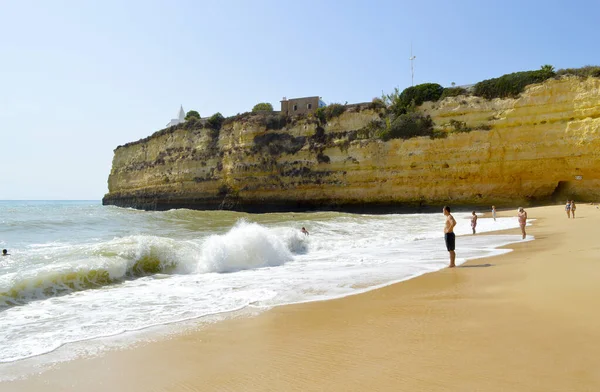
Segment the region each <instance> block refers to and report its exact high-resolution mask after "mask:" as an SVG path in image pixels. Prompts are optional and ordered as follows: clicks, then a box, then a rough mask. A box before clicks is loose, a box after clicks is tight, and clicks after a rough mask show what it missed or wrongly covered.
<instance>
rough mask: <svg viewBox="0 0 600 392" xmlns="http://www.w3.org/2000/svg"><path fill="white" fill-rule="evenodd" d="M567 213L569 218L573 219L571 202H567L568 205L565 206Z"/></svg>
mask: <svg viewBox="0 0 600 392" xmlns="http://www.w3.org/2000/svg"><path fill="white" fill-rule="evenodd" d="M565 211H567V218H570V217H571V202H570V201H569V200H567V204H566V205H565Z"/></svg>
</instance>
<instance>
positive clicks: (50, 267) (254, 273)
mask: <svg viewBox="0 0 600 392" xmlns="http://www.w3.org/2000/svg"><path fill="white" fill-rule="evenodd" d="M100 208H101V207H100ZM94 214H95V215H94V219H93V220H92V221H90V222H89V225H88V226H85V227H86V230H87V231H86V233H80V235H79V236H78V237H76V238H73V236H72V235H71V234H68V235H65V236H63V237H60V236H56V238H49V240H48V241H47V242H43V241H40V238H45V236H46V234H45V233H41V234H40V235H38V236H34V235H32V234H31V233H30V232H27V233H26V234H23V236H25V235H29V236H31V237H30V238H29V239H28V241H24V242H23V243H22V244H21V246H20V247H18V248H15V251H14V252H13V255H14V257H13V256H11V257H9V258H5V259H6V260H4V259H3V260H0V273H1V275H0V298H3V301H4V308H0V325H2V332H1V333H0V362H11V361H15V360H19V359H23V358H27V357H31V356H36V355H41V354H45V353H49V352H52V351H53V350H55V349H56V348H57V347H60V346H62V345H64V344H67V343H70V342H81V341H85V340H89V339H95V338H98V337H105V336H115V335H119V334H123V333H125V332H128V331H137V330H141V329H144V328H148V327H150V326H156V325H162V324H169V323H173V322H178V321H181V320H189V319H194V318H201V317H203V316H206V315H213V314H218V313H223V312H230V311H234V310H239V309H243V308H246V307H248V306H251V305H252V306H258V307H271V306H277V305H282V304H288V303H295V302H305V301H315V300H324V299H330V298H336V297H340V296H346V295H352V294H356V293H359V292H362V291H365V290H369V289H373V288H374V287H380V286H382V285H386V284H391V283H393V282H397V281H402V280H405V279H409V278H411V277H415V276H418V275H421V274H424V273H427V272H431V271H435V270H438V269H440V268H443V267H445V266H446V265H447V262H448V254H447V252H446V250H445V247H444V244H443V239H442V234H441V228H442V226H443V217H442V216H441V214H435V215H430V214H429V215H424V214H414V215H379V216H371V215H347V214H333V213H319V214H293V215H292V214H279V215H265V216H253V217H252V218H255V220H257V221H259V222H260V221H262V223H258V222H251V221H247V220H243V219H241V220H240V219H239V218H240V215H239V214H238V215H235V214H233V213H224V214H226V215H224V218H223V223H222V224H221V223H219V221H218V219H221V218H220V215H218V213H216V212H212V213H200V212H191V211H188V212H183V211H177V212H174V211H170V212H165V213H147V214H146V213H140V212H139V211H131V212H129V211H124V210H120V209H112V208H111V209H102V210H100V209H98V210H97V211H96V210H95V211H94ZM103 214H104V215H107V214H108V217H107V216H104V215H103ZM87 216H89V214H87V215H86V218H85V219H89V218H87ZM455 216H456V218H457V220H458V222H459V224H458V226H457V229H456V231H457V234H459V235H460V234H468V233H470V230H471V229H470V226H469V220H468V219H469V216H468V214H455ZM109 218H110V219H109ZM36 219H39V217H37V218H36ZM98 219H99V220H100V223H99V222H98ZM42 220H43V219H42ZM72 220H76V216H75V217H71V219H70V220H69V221H72ZM236 220H238V221H237V223H236ZM157 221H158V223H157ZM215 222H216V223H215ZM15 224H16V225H17V226H18V222H17V223H15ZM69 225H71V223H69ZM124 226H125V228H127V227H129V230H125V229H124ZM302 226H306V227H307V228H308V229H309V231H310V235H309V236H305V235H304V234H302V233H300V231H299V228H300V227H302ZM516 226H517V222H516V219H508V218H501V219H498V220H497V221H496V222H494V221H493V220H491V219H480V220H479V224H478V231H479V232H480V233H482V232H485V231H490V230H498V229H504V228H511V227H516ZM69 227H70V226H69ZM27 230H31V229H30V227H29V226H28V229H27ZM69 230H70V229H69ZM115 232H117V233H127V235H117V236H115V235H114V234H115ZM84 234H85V235H84ZM91 238H99V240H98V239H95V240H93V241H92V240H91ZM519 239H520V238H519V236H507V235H493V236H489V235H481V234H479V235H477V236H462V237H458V238H457V257H458V259H457V262H458V264H461V263H463V262H464V261H465V260H466V259H473V258H477V257H484V256H491V255H495V254H500V253H502V252H505V250H499V249H496V248H497V247H498V246H501V245H505V244H508V243H511V242H515V241H518V240H519ZM12 240H13V242H16V241H14V239H12ZM15 305H17V306H15ZM0 306H1V303H0ZM0 379H2V371H1V368H0Z"/></svg>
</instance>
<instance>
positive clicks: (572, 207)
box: [565, 200, 577, 219]
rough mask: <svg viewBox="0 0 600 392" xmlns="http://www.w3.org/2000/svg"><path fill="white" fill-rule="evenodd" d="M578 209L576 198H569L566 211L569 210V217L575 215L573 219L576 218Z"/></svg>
mask: <svg viewBox="0 0 600 392" xmlns="http://www.w3.org/2000/svg"><path fill="white" fill-rule="evenodd" d="M576 209H577V206H576V205H575V200H567V204H566V205H565V211H566V212H567V218H569V219H570V218H571V215H572V216H573V219H575V210H576Z"/></svg>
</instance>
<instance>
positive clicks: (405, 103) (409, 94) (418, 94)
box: [389, 83, 444, 117]
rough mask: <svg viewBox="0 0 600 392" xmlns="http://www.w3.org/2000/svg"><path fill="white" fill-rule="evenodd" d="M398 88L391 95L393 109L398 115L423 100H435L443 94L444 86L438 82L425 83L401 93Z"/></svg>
mask: <svg viewBox="0 0 600 392" xmlns="http://www.w3.org/2000/svg"><path fill="white" fill-rule="evenodd" d="M397 92H398V91H397V89H396V91H395V93H394V94H392V95H390V96H389V98H390V99H392V100H393V101H392V102H391V107H390V109H391V111H392V113H394V115H395V116H396V117H398V116H400V115H402V114H405V113H407V112H408V111H409V110H410V108H411V106H419V105H421V104H422V103H423V102H427V101H432V102H435V101H437V100H438V99H440V97H441V96H442V93H443V92H444V88H443V87H442V86H440V85H439V84H437V83H423V84H418V85H416V86H412V87H408V88H406V89H404V91H402V93H400V94H399V95H398V94H397Z"/></svg>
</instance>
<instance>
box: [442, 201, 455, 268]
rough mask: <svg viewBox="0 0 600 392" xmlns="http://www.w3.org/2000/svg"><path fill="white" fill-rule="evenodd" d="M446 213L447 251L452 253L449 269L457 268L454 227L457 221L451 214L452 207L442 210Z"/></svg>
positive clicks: (445, 235) (445, 233)
mask: <svg viewBox="0 0 600 392" xmlns="http://www.w3.org/2000/svg"><path fill="white" fill-rule="evenodd" d="M442 211H443V212H444V216H446V224H445V225H444V240H445V241H446V249H448V252H449V253H450V265H449V266H448V267H449V268H454V267H456V264H454V260H455V259H456V253H455V252H454V249H455V247H456V235H455V234H454V226H456V220H454V217H453V216H452V214H450V207H448V206H444V209H443V210H442Z"/></svg>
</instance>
